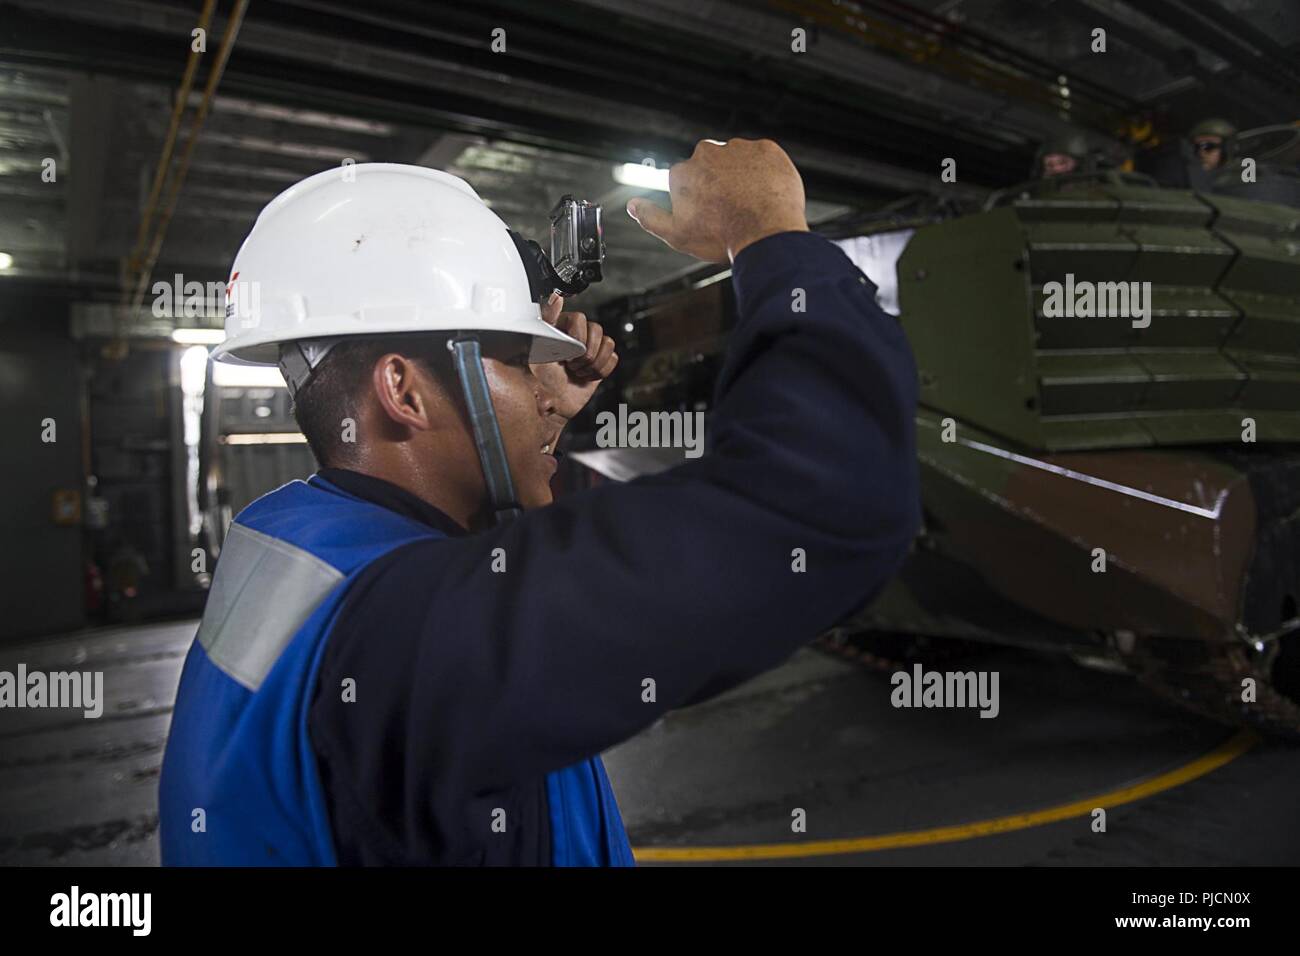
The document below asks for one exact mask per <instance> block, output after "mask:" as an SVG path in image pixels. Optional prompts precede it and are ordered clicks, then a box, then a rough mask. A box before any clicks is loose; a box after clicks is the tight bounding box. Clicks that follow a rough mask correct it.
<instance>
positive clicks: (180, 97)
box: [122, 0, 217, 305]
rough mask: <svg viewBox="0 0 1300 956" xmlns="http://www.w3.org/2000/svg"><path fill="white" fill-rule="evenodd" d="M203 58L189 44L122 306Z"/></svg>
mask: <svg viewBox="0 0 1300 956" xmlns="http://www.w3.org/2000/svg"><path fill="white" fill-rule="evenodd" d="M216 6H217V0H203V10H202V12H201V13H200V14H199V24H198V27H197V28H196V29H199V30H202V31H203V32H204V33H205V34H206V33H207V32H208V28H209V27H210V26H211V25H212V11H213V10H215V9H216ZM202 56H203V54H202V53H200V52H199V51H198V50H196V49H194V47H193V45H192V44H191V46H190V55H189V58H188V59H187V60H186V61H185V73H184V75H183V76H182V77H181V86H180V89H179V90H177V92H176V102H175V103H174V104H173V105H172V115H171V122H170V123H168V125H167V136H166V138H165V139H164V140H163V147H162V153H161V155H159V157H158V166H157V168H156V169H155V170H154V171H153V185H152V186H151V187H150V189H149V199H148V201H147V202H146V203H145V204H144V210H143V212H142V213H141V214H140V227H139V229H137V230H136V236H135V246H134V247H133V248H132V250H131V257H130V258H129V259H128V260H127V264H126V270H125V277H124V281H123V283H122V304H123V305H125V304H126V302H127V296H128V294H129V290H130V288H131V284H132V283H133V282H134V281H135V278H136V274H137V273H138V272H139V271H140V259H141V256H143V255H144V249H145V242H146V240H147V239H148V238H149V229H150V227H151V226H152V225H153V215H154V210H155V209H156V208H157V206H158V197H159V196H160V195H161V194H162V187H163V182H164V181H165V180H166V178H167V171H168V170H169V169H170V168H171V162H172V150H173V149H175V147H176V134H177V132H178V131H179V130H180V126H181V116H182V115H183V114H184V112H185V104H186V103H188V102H189V99H190V89H191V87H193V85H194V74H196V73H197V72H198V69H199V58H200V57H202Z"/></svg>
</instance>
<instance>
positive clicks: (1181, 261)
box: [574, 172, 1300, 736]
mask: <svg viewBox="0 0 1300 956" xmlns="http://www.w3.org/2000/svg"><path fill="white" fill-rule="evenodd" d="M842 233H843V230H841V234H842ZM842 246H843V247H844V248H845V250H846V252H848V253H849V255H850V256H851V257H853V258H855V259H856V260H857V261H858V264H859V265H860V266H861V267H862V268H863V270H864V272H866V273H867V275H868V276H869V277H870V278H871V279H872V280H873V281H875V282H876V284H877V286H878V287H879V288H880V293H879V297H880V300H881V301H882V304H884V305H885V306H886V308H887V310H888V311H896V312H897V315H898V320H899V321H900V322H901V323H902V326H903V328H904V329H905V330H906V332H907V335H908V337H909V339H910V341H911V344H912V348H913V350H914V352H915V355H916V362H917V367H918V371H919V375H920V386H921V408H920V410H919V412H918V415H917V431H918V445H919V455H920V463H921V475H922V494H923V504H924V514H925V522H924V530H923V532H922V533H921V535H920V537H919V538H918V540H917V541H916V543H915V546H914V548H913V550H912V553H911V555H910V556H909V558H908V560H907V562H906V564H905V566H904V568H903V569H902V571H901V573H900V574H899V575H898V576H897V578H896V579H895V580H894V581H893V582H892V583H891V584H890V586H889V587H888V588H887V589H886V590H885V592H884V593H883V594H882V595H881V596H880V597H879V598H878V599H877V600H876V601H875V602H874V603H873V604H872V605H871V606H870V607H868V608H867V609H866V610H865V611H864V612H863V613H862V615H861V616H860V617H858V618H857V619H855V620H853V621H850V622H845V624H844V626H843V627H842V628H840V629H839V632H838V636H839V637H840V638H844V637H845V636H846V635H854V636H856V638H857V639H861V638H862V635H863V634H866V635H867V640H868V642H869V641H870V640H871V635H876V636H878V637H879V638H880V639H881V640H894V641H897V640H899V639H900V637H901V636H907V635H911V636H915V637H917V638H921V639H932V638H939V639H941V640H942V639H951V638H958V639H964V640H967V641H980V642H996V643H1003V644H1008V643H1009V644H1017V645H1021V646H1028V647H1034V648H1045V649H1051V650H1055V651H1061V652H1065V653H1069V654H1071V655H1074V656H1075V657H1077V658H1080V659H1086V660H1088V661H1090V662H1094V663H1101V664H1103V666H1111V667H1116V666H1118V667H1123V668H1125V669H1127V670H1129V671H1131V672H1132V673H1134V674H1135V675H1136V676H1137V677H1138V678H1139V679H1140V680H1141V681H1143V682H1145V683H1146V684H1149V685H1150V686H1151V687H1153V688H1154V689H1156V690H1158V691H1160V692H1162V693H1164V694H1167V695H1169V696H1171V697H1173V698H1174V699H1176V700H1178V701H1179V702H1181V703H1182V704H1184V705H1186V706H1189V707H1192V708H1195V709H1197V710H1200V711H1202V712H1203V713H1206V714H1208V715H1211V716H1213V717H1215V718H1217V719H1219V720H1222V721H1226V722H1230V723H1245V724H1251V725H1255V726H1258V727H1261V728H1265V729H1267V730H1269V731H1273V732H1277V733H1281V734H1285V735H1291V736H1296V735H1300V608H1298V604H1300V212H1298V211H1297V210H1295V209H1293V208H1289V207H1287V206H1284V205H1280V204H1274V203H1267V202H1257V201H1252V200H1248V199H1242V198H1237V197H1231V196H1222V195H1207V194H1200V193H1194V192H1189V191H1182V190H1171V189H1162V188H1158V187H1156V186H1155V184H1154V183H1153V182H1152V181H1150V180H1147V179H1146V178H1145V177H1139V176H1135V175H1132V174H1121V173H1116V172H1109V173H1104V174H1099V175H1090V176H1084V177H1077V178H1061V179H1057V180H1048V181H1042V182H1035V183H1031V184H1026V185H1024V186H1022V187H1016V188H1014V189H1011V190H1006V191H1004V192H1002V193H1000V194H995V195H994V196H993V197H991V198H990V201H989V202H988V203H987V205H986V206H985V208H984V209H982V210H980V211H976V212H973V213H970V214H962V215H957V216H952V215H950V211H949V213H945V212H943V211H939V212H938V213H937V214H936V213H935V212H934V211H933V210H931V212H930V213H928V214H925V215H921V216H917V217H915V218H913V219H910V220H908V219H899V218H897V217H895V218H894V219H893V220H887V221H885V222H882V223H877V224H876V225H875V226H873V227H871V228H868V229H863V230H862V231H861V232H860V233H859V234H857V235H850V236H846V237H845V238H844V239H843V240H842ZM900 253H901V254H900ZM895 260H896V272H895ZM726 279H727V275H726V273H717V272H716V270H715V271H714V272H713V273H712V274H705V275H703V276H701V274H700V273H696V274H694V275H692V276H690V277H687V278H685V279H683V280H682V281H680V282H678V283H677V284H676V285H675V286H670V287H665V288H662V289H659V290H655V291H654V292H652V293H647V294H645V295H642V296H638V297H634V298H629V299H625V300H621V301H619V302H616V303H612V304H611V305H609V306H607V307H606V308H604V309H602V311H601V318H602V320H603V321H604V323H605V326H606V328H616V329H627V330H629V331H626V332H625V333H623V335H624V342H623V343H622V346H621V351H622V353H623V355H624V362H623V368H622V370H621V372H620V378H619V385H618V387H617V388H615V389H611V390H610V394H608V395H606V396H605V399H604V401H605V402H607V403H617V402H626V403H628V404H629V406H631V407H633V408H637V407H642V408H655V409H673V408H684V409H695V408H701V407H707V403H708V401H709V396H710V391H711V384H712V379H713V376H714V374H715V372H716V368H717V363H718V359H719V357H720V351H721V349H722V346H723V344H724V342H725V337H726V330H727V328H728V326H729V325H730V324H731V323H732V321H734V315H733V312H734V303H733V300H732V295H731V290H730V282H729V281H725V280H726ZM1121 282H1122V283H1137V285H1136V286H1132V285H1130V286H1129V287H1128V288H1129V289H1130V290H1132V291H1133V292H1134V294H1135V295H1136V296H1141V295H1144V294H1146V295H1149V300H1147V301H1146V302H1145V303H1144V307H1145V308H1146V309H1147V313H1146V315H1145V317H1143V316H1142V315H1141V314H1140V313H1141V309H1140V308H1138V307H1137V305H1136V303H1137V301H1138V300H1137V299H1135V300H1134V301H1133V302H1131V303H1130V307H1129V308H1128V309H1127V310H1125V309H1124V308H1122V307H1121V308H1119V309H1115V308H1113V307H1111V308H1106V307H1100V308H1099V307H1098V306H1097V305H1096V303H1094V307H1093V308H1092V309H1091V313H1092V314H1082V313H1087V312H1089V311H1090V310H1088V309H1082V308H1081V309H1068V310H1066V311H1065V312H1062V311H1061V310H1059V309H1057V308H1055V307H1054V306H1053V304H1051V303H1049V302H1048V299H1049V298H1050V297H1051V295H1052V294H1053V293H1054V292H1056V291H1058V289H1057V287H1056V286H1054V285H1053V284H1054V283H1057V284H1062V286H1066V285H1068V287H1069V288H1071V289H1082V288H1086V287H1088V286H1089V285H1090V284H1096V285H1095V286H1093V287H1094V288H1095V289H1098V290H1100V291H1102V292H1103V295H1104V296H1105V295H1109V300H1110V303H1111V304H1113V303H1114V302H1115V301H1116V294H1115V293H1116V290H1117V286H1115V285H1109V286H1104V287H1103V286H1101V284H1103V283H1110V284H1116V283H1121ZM1148 283H1149V285H1147V284H1148ZM1045 289H1046V291H1045ZM895 295H896V297H897V304H896V305H894V296H895ZM1045 305H1046V306H1047V307H1046V308H1045ZM1098 311H1103V312H1105V311H1110V312H1119V313H1121V314H1110V315H1098V314H1096V313H1097V312H1098ZM574 457H576V458H578V459H579V460H583V461H585V462H586V463H588V464H589V465H591V466H592V467H593V468H595V469H596V470H597V471H601V472H604V473H606V474H607V475H609V476H611V477H616V478H625V477H628V476H630V475H632V474H636V473H638V472H643V471H648V470H656V469H658V468H661V467H665V466H666V465H667V464H668V463H670V461H671V455H669V456H667V457H665V456H664V455H662V454H660V455H659V456H658V457H654V456H643V457H641V458H640V459H639V460H637V461H632V460H630V456H629V454H627V453H620V452H617V451H615V450H600V451H592V452H584V453H578V454H577V455H575V456H574Z"/></svg>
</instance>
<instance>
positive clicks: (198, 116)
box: [130, 0, 249, 312]
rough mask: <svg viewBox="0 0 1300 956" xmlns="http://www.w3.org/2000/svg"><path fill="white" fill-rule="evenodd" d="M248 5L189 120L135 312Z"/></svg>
mask: <svg viewBox="0 0 1300 956" xmlns="http://www.w3.org/2000/svg"><path fill="white" fill-rule="evenodd" d="M248 4H249V0H237V2H236V4H235V9H234V12H232V13H231V15H230V19H229V20H227V21H226V30H225V33H224V34H223V35H222V37H221V48H220V49H219V50H218V51H217V59H216V62H215V63H213V65H212V70H211V71H210V72H209V73H208V81H207V84H206V85H205V86H204V89H203V99H202V100H201V101H200V102H199V107H198V110H197V111H196V112H195V114H194V119H193V121H192V122H191V123H190V132H189V137H188V138H187V139H186V141H185V151H184V153H183V154H182V155H181V159H180V164H179V165H178V166H177V169H176V175H175V176H174V177H173V178H172V181H171V188H170V189H169V190H168V193H167V202H166V205H165V206H164V207H163V211H162V215H161V216H160V217H159V220H158V226H157V228H156V229H155V230H154V236H153V242H152V243H151V244H150V246H149V251H148V254H147V256H146V258H145V260H144V262H143V263H141V267H140V271H139V273H138V275H137V278H136V287H135V292H134V294H133V295H132V297H131V309H130V311H132V312H134V311H136V310H138V309H139V308H140V305H141V303H143V302H144V293H145V289H146V288H147V287H148V285H149V278H150V276H151V275H152V274H153V267H154V265H155V264H157V262H158V256H159V254H160V253H161V252H162V245H163V241H164V240H165V239H166V238H167V228H168V226H170V225H171V221H172V216H173V215H174V214H175V212H176V204H177V202H178V201H179V199H180V192H181V187H182V186H183V185H184V184H185V175H186V173H187V172H188V171H189V167H190V160H191V159H192V158H193V156H194V148H195V146H197V145H198V141H199V133H200V132H201V130H202V129H203V124H204V122H205V121H206V120H207V118H208V111H209V110H210V109H211V108H212V98H213V96H214V95H215V94H216V91H217V86H218V84H220V83H221V77H222V74H223V73H225V70H226V62H227V61H228V60H229V59H230V51H231V50H232V49H233V48H234V45H235V38H236V37H237V36H238V35H239V27H240V24H241V23H243V20H244V13H245V12H246V11H247V9H248Z"/></svg>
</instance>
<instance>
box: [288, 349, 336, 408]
mask: <svg viewBox="0 0 1300 956" xmlns="http://www.w3.org/2000/svg"><path fill="white" fill-rule="evenodd" d="M338 343H339V340H338V339H304V340H302V341H297V342H285V343H284V344H282V345H281V346H280V361H279V363H278V364H279V367H280V375H281V376H283V377H284V384H285V385H287V386H289V397H290V398H297V397H298V392H299V391H300V390H301V389H302V387H303V386H304V385H306V384H307V380H308V379H309V378H311V375H312V372H314V371H316V366H318V365H320V363H321V360H322V359H324V358H325V356H326V355H327V354H329V350H330V349H332V348H334V346H335V345H337V344H338Z"/></svg>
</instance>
